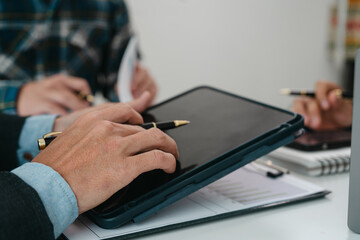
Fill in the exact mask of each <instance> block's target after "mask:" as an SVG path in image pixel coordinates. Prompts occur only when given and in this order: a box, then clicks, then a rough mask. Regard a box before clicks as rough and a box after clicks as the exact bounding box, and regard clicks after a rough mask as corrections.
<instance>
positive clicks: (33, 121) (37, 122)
mask: <svg viewBox="0 0 360 240" xmlns="http://www.w3.org/2000/svg"><path fill="white" fill-rule="evenodd" d="M56 117H57V115H40V116H33V117H28V118H27V119H26V120H25V124H24V126H23V128H22V130H21V133H20V138H19V149H18V150H17V156H18V161H19V165H22V164H25V163H27V162H28V161H27V160H26V159H25V158H24V155H25V154H31V155H32V157H36V155H38V154H39V153H40V151H39V148H38V144H37V139H38V138H42V136H43V135H44V134H46V133H49V132H52V129H53V125H54V121H55V118H56Z"/></svg>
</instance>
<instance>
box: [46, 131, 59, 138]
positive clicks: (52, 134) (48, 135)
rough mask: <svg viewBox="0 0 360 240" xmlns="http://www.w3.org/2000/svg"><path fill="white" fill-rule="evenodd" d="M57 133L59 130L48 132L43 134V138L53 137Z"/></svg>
mask: <svg viewBox="0 0 360 240" xmlns="http://www.w3.org/2000/svg"><path fill="white" fill-rule="evenodd" d="M59 134H61V132H49V133H47V134H44V135H43V138H49V137H55V136H57V135H59Z"/></svg>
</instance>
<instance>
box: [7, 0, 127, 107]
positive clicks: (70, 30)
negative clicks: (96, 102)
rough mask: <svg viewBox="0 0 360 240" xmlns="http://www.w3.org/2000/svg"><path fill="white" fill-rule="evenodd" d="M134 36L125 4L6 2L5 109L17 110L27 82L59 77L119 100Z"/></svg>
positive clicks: (103, 0) (108, 0) (101, 0)
mask: <svg viewBox="0 0 360 240" xmlns="http://www.w3.org/2000/svg"><path fill="white" fill-rule="evenodd" d="M131 35H132V31H131V27H130V24H129V17H128V12H127V8H126V5H125V3H124V1H123V0H14V1H9V0H0V111H3V112H15V108H16V97H17V94H18V91H19V89H20V87H21V86H22V85H23V84H25V83H26V82H29V81H36V80H40V79H43V78H45V77H48V76H51V75H54V74H57V73H63V74H67V75H71V76H77V77H81V78H84V79H86V80H87V81H88V82H89V84H90V86H91V89H92V90H93V91H94V92H95V91H101V92H102V93H103V94H104V96H105V97H107V98H109V99H116V98H115V97H114V96H115V92H114V84H115V83H116V80H117V72H118V68H119V64H120V61H121V57H122V55H123V54H124V51H125V48H126V45H127V43H128V41H129V39H130V37H131Z"/></svg>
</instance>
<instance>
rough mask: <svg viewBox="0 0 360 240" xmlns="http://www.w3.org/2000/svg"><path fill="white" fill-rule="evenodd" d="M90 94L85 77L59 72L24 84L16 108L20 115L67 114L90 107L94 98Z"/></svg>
mask: <svg viewBox="0 0 360 240" xmlns="http://www.w3.org/2000/svg"><path fill="white" fill-rule="evenodd" d="M79 95H80V96H79ZM89 96H91V90H90V86H89V84H88V82H87V81H86V80H85V79H82V78H78V77H73V76H67V75H63V74H57V75H53V76H50V77H46V78H44V79H42V80H39V81H33V82H29V83H26V84H24V85H23V86H22V87H21V89H20V91H19V93H18V99H17V101H16V110H17V113H18V115H20V116H30V115H39V114H60V115H67V114H68V113H69V110H70V111H77V110H82V109H85V108H88V107H89V106H90V101H91V100H93V99H91V97H89ZM89 100H90V101H89Z"/></svg>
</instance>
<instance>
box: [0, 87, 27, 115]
mask: <svg viewBox="0 0 360 240" xmlns="http://www.w3.org/2000/svg"><path fill="white" fill-rule="evenodd" d="M23 84H24V82H23V81H14V80H11V81H9V80H2V81H0V111H1V112H3V113H7V114H16V98H17V94H18V92H19V90H20V88H21V86H22V85H23Z"/></svg>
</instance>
